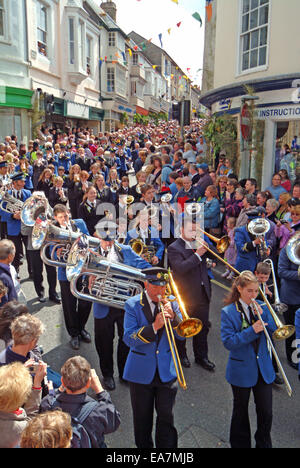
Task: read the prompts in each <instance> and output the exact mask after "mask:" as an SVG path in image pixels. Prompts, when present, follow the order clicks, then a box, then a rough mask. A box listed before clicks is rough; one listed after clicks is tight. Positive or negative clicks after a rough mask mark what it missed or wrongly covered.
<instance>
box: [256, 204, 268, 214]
mask: <svg viewBox="0 0 300 468" xmlns="http://www.w3.org/2000/svg"><path fill="white" fill-rule="evenodd" d="M255 211H257V212H258V216H262V215H263V214H266V209H265V208H264V207H263V206H257V207H256V210H255Z"/></svg>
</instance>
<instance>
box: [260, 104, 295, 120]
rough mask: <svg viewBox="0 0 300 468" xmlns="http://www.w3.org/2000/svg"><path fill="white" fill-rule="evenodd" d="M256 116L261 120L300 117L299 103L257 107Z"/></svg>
mask: <svg viewBox="0 0 300 468" xmlns="http://www.w3.org/2000/svg"><path fill="white" fill-rule="evenodd" d="M257 116H258V118H259V119H261V120H268V119H270V120H296V119H300V105H298V106H277V107H264V108H262V109H258V115H257Z"/></svg>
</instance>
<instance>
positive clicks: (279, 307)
mask: <svg viewBox="0 0 300 468" xmlns="http://www.w3.org/2000/svg"><path fill="white" fill-rule="evenodd" d="M264 263H266V264H267V265H270V267H271V274H272V280H273V284H272V286H273V288H274V304H273V308H274V310H275V312H276V313H277V314H283V313H284V312H286V311H287V309H288V306H287V305H286V304H284V303H283V302H280V298H279V292H278V287H277V282H276V275H275V270H274V264H273V261H272V260H271V259H270V258H266V260H264Z"/></svg>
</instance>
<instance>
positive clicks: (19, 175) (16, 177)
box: [10, 172, 26, 182]
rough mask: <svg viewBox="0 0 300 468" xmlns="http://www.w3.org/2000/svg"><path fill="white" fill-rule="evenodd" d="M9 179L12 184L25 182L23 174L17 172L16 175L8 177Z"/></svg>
mask: <svg viewBox="0 0 300 468" xmlns="http://www.w3.org/2000/svg"><path fill="white" fill-rule="evenodd" d="M10 178H11V180H12V181H13V182H16V181H17V180H26V176H25V174H24V173H23V172H17V173H16V174H13V175H12V176H10Z"/></svg>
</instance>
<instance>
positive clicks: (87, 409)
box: [51, 400, 98, 448]
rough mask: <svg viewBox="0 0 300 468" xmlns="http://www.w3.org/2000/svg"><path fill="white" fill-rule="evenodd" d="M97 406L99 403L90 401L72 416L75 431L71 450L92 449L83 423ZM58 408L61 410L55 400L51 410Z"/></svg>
mask: <svg viewBox="0 0 300 468" xmlns="http://www.w3.org/2000/svg"><path fill="white" fill-rule="evenodd" d="M97 405H98V403H97V401H89V402H88V403H85V404H84V405H83V406H82V407H81V409H80V411H79V413H78V414H77V415H72V414H71V415H70V416H71V425H72V430H73V437H72V440H71V448H92V443H91V439H90V436H89V434H88V432H87V430H86V429H85V427H84V426H83V423H84V421H85V420H86V419H87V418H88V416H89V415H90V414H91V412H92V411H93V409H94V408H95V407H96V406H97ZM56 408H61V406H60V404H59V402H58V401H57V400H55V401H54V403H52V405H51V410H54V409H56ZM61 409H62V408H61Z"/></svg>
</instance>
